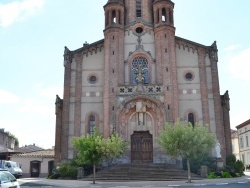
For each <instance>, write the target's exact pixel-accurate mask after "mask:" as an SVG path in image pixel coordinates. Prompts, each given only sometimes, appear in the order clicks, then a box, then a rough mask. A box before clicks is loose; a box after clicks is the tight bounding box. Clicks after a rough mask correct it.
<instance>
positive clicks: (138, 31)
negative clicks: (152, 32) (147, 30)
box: [135, 27, 143, 34]
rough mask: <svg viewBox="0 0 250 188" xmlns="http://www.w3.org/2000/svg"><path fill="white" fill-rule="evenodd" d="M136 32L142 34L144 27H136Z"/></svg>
mask: <svg viewBox="0 0 250 188" xmlns="http://www.w3.org/2000/svg"><path fill="white" fill-rule="evenodd" d="M135 32H136V33H138V34H141V33H142V32H143V28H142V27H137V28H136V29H135Z"/></svg>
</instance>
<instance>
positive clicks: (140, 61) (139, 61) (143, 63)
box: [132, 56, 148, 85]
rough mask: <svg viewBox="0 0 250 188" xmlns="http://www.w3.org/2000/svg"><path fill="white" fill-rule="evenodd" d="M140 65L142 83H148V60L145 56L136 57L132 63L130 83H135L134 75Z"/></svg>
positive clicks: (136, 73)
mask: <svg viewBox="0 0 250 188" xmlns="http://www.w3.org/2000/svg"><path fill="white" fill-rule="evenodd" d="M140 67H141V71H142V76H143V77H144V80H143V84H148V62H147V59H146V58H145V57H140V56H139V57H136V58H135V59H134V60H133V63H132V84H133V85H137V81H136V77H137V75H138V71H139V68H140Z"/></svg>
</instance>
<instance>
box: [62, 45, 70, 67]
mask: <svg viewBox="0 0 250 188" xmlns="http://www.w3.org/2000/svg"><path fill="white" fill-rule="evenodd" d="M63 56H64V66H65V65H66V64H68V63H71V62H72V53H71V51H70V50H69V49H68V48H67V47H66V46H65V47H64V55H63Z"/></svg>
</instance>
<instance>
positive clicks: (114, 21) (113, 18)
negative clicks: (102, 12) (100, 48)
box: [112, 10, 117, 23]
mask: <svg viewBox="0 0 250 188" xmlns="http://www.w3.org/2000/svg"><path fill="white" fill-rule="evenodd" d="M116 17H117V15H116V12H115V10H113V11H112V23H116V21H117V20H116Z"/></svg>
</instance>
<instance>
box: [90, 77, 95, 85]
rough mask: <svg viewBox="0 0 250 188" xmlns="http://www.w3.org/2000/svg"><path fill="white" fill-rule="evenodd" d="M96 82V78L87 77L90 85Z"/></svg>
mask: <svg viewBox="0 0 250 188" xmlns="http://www.w3.org/2000/svg"><path fill="white" fill-rule="evenodd" d="M96 81H97V78H96V76H90V77H89V82H90V83H91V84H94V83H96Z"/></svg>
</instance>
